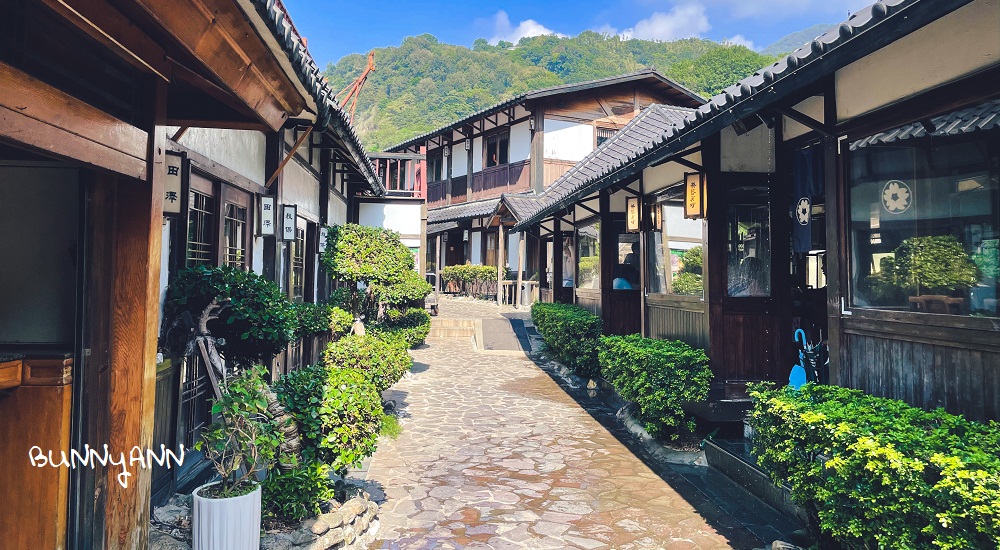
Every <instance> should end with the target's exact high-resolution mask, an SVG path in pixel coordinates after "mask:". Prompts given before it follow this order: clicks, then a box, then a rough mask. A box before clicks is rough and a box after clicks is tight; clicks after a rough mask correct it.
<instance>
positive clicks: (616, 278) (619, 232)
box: [611, 220, 639, 290]
mask: <svg viewBox="0 0 1000 550" xmlns="http://www.w3.org/2000/svg"><path fill="white" fill-rule="evenodd" d="M612 224H613V225H612V227H613V228H614V233H615V241H616V242H615V252H616V254H615V267H614V272H613V273H612V277H613V279H612V281H611V288H612V290H633V289H638V288H639V234H638V233H627V232H626V231H625V220H614V221H613V222H612Z"/></svg>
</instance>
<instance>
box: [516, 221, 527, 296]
mask: <svg viewBox="0 0 1000 550" xmlns="http://www.w3.org/2000/svg"><path fill="white" fill-rule="evenodd" d="M518 236H519V237H520V239H518V242H517V288H516V289H515V291H514V307H515V308H518V307H521V305H522V304H521V302H522V300H521V298H522V296H521V285H522V284H523V283H524V257H525V256H526V253H525V246H524V245H525V243H526V242H527V241H528V233H527V231H522V232H521V233H519V234H518Z"/></svg>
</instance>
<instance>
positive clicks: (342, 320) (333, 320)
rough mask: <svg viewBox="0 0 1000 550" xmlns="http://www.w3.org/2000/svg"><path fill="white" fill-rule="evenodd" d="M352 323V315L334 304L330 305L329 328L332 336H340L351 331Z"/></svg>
mask: <svg viewBox="0 0 1000 550" xmlns="http://www.w3.org/2000/svg"><path fill="white" fill-rule="evenodd" d="M353 324H354V316H353V315H351V314H350V313H349V312H347V311H344V310H343V309H340V308H339V307H336V306H331V307H330V327H329V330H330V332H331V333H332V334H333V336H334V337H336V338H340V337H341V336H343V335H345V334H347V333H348V332H351V326H352V325H353Z"/></svg>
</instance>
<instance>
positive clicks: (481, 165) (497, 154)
mask: <svg viewBox="0 0 1000 550" xmlns="http://www.w3.org/2000/svg"><path fill="white" fill-rule="evenodd" d="M703 101H704V100H703V99H702V98H700V97H698V96H697V94H694V93H693V92H691V91H689V90H687V89H685V88H684V87H682V86H680V85H678V84H676V83H675V82H672V81H671V80H669V79H667V78H666V77H664V76H663V75H661V74H659V73H657V72H655V71H652V70H644V71H639V72H636V73H632V74H627V75H622V76H617V77H612V78H604V79H599V80H593V81H589V82H582V83H577V84H567V85H562V86H555V87H551V88H546V89H542V90H536V91H533V92H528V93H525V94H521V95H518V96H516V97H514V98H512V99H510V100H508V101H504V102H502V103H499V104H497V105H494V106H492V107H490V108H487V109H484V110H482V111H479V112H477V113H475V114H473V115H470V116H468V117H465V118H463V119H461V120H458V121H456V122H454V123H452V124H449V125H447V126H445V127H442V128H439V129H437V130H434V131H433V132H429V133H427V134H424V135H422V136H419V137H416V138H413V139H411V140H409V141H407V142H404V143H401V144H399V145H396V146H394V147H391V148H389V150H388V151H389V152H388V153H384V154H382V155H387V156H395V159H396V160H397V161H400V160H405V159H406V158H409V157H408V156H414V155H416V156H417V157H419V158H420V159H421V162H423V163H424V166H423V167H422V169H421V171H420V172H419V173H420V175H421V177H422V182H423V183H422V186H423V187H424V188H425V189H426V195H427V208H428V212H427V221H428V222H429V224H430V225H429V230H428V240H427V247H426V249H427V254H428V257H427V263H428V264H429V265H431V264H432V265H433V266H435V267H434V269H433V270H434V271H436V270H437V268H438V267H443V266H447V265H460V264H465V263H470V264H473V265H502V266H503V267H504V268H505V269H502V270H501V275H503V278H504V279H506V278H507V277H506V275H507V271H508V270H509V271H510V272H512V274H514V275H513V277H512V278H515V279H516V278H517V275H516V273H518V272H520V274H521V278H522V279H523V280H529V279H535V280H537V278H538V277H540V276H541V275H540V267H539V266H536V265H535V264H534V263H533V262H534V258H535V256H536V255H535V254H534V252H535V249H536V247H537V239H534V238H530V237H529V238H527V239H524V238H522V235H520V234H517V233H514V234H510V235H508V234H506V230H507V229H509V228H510V227H511V226H512V225H513V223H514V221H515V220H514V218H512V217H510V216H509V213H508V212H506V210H503V211H496V207H497V205H498V204H499V201H498V199H499V198H500V197H501V195H504V194H512V195H525V196H533V195H536V194H539V193H542V192H543V191H544V190H545V189H546V188H547V187H548V186H550V185H551V184H552V182H554V181H555V180H557V179H558V178H559V177H560V176H562V175H563V174H565V173H566V172H567V171H569V170H570V169H571V168H572V167H573V166H574V165H575V164H576V163H577V162H578V161H579V160H581V159H583V158H584V157H586V156H587V155H588V154H589V153H591V152H592V151H593V150H594V149H595V148H597V146H599V145H600V144H602V143H604V141H605V140H607V139H609V138H610V137H611V136H613V135H614V134H615V132H617V131H618V130H619V129H621V128H622V127H623V126H625V125H626V124H627V123H628V122H629V121H630V120H632V119H633V118H634V117H635V116H636V115H637V114H638V113H639V112H640V111H641V110H642V109H644V108H645V107H647V106H648V105H651V104H654V103H656V104H669V105H673V106H675V109H676V110H677V111H678V112H680V111H685V110H690V109H693V108H694V107H697V106H699V105H701V104H702V103H703ZM417 157H414V158H417ZM407 166H408V165H407V164H403V165H402V167H401V168H398V169H397V170H398V173H400V174H408V173H410V172H411V171H412V168H407ZM515 200H516V199H515ZM503 208H506V206H504V207H503ZM525 240H526V242H525ZM522 248H523V249H525V250H526V252H525V254H526V256H527V258H528V260H527V261H526V262H524V265H521V260H520V259H519V258H520V257H521V255H520V252H519V251H520V250H521V249H522ZM510 290H513V288H511V289H510Z"/></svg>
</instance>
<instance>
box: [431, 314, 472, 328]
mask: <svg viewBox="0 0 1000 550" xmlns="http://www.w3.org/2000/svg"><path fill="white" fill-rule="evenodd" d="M475 326H476V322H475V320H473V319H442V318H440V317H432V318H431V328H474V327H475Z"/></svg>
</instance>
